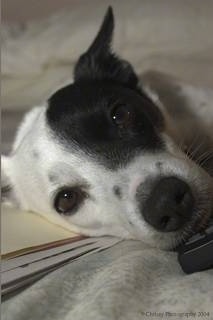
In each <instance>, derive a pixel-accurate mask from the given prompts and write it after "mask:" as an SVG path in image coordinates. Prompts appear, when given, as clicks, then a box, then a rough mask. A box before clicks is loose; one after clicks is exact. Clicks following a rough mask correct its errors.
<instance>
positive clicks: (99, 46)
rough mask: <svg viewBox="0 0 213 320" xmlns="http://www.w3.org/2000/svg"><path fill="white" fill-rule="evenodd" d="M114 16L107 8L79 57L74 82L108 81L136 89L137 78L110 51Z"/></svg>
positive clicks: (110, 9) (129, 67)
mask: <svg viewBox="0 0 213 320" xmlns="http://www.w3.org/2000/svg"><path fill="white" fill-rule="evenodd" d="M113 29H114V16H113V11H112V8H111V7H109V8H108V10H107V12H106V15H105V17H104V20H103V23H102V25H101V28H100V30H99V32H98V34H97V36H96V38H95V40H94V41H93V43H92V44H91V46H90V47H89V49H88V50H87V51H86V53H84V54H83V55H81V56H80V58H79V60H78V62H77V64H76V66H75V69H74V80H75V81H76V82H77V81H80V80H109V81H115V82H117V83H120V84H122V85H124V86H127V87H130V88H132V89H134V88H136V87H137V83H138V78H137V76H136V74H135V72H134V70H133V68H132V66H131V65H130V64H129V63H128V62H127V61H125V60H122V59H120V58H119V57H117V56H116V55H115V54H114V53H113V52H112V50H111V42H112V36H113Z"/></svg>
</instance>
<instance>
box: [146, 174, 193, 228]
mask: <svg viewBox="0 0 213 320" xmlns="http://www.w3.org/2000/svg"><path fill="white" fill-rule="evenodd" d="M193 207H194V197H193V195H192V192H191V189H190V187H189V185H188V184H187V183H186V182H184V181H182V180H180V179H178V178H176V177H166V178H162V179H161V180H159V181H158V183H157V184H156V185H155V186H154V188H153V190H152V191H151V194H150V196H149V198H148V199H147V200H146V202H145V205H144V208H143V216H144V219H145V221H146V222H148V223H149V224H150V225H152V226H153V227H154V228H155V229H157V230H159V231H163V232H169V231H175V230H178V229H180V228H181V227H182V226H183V225H184V224H185V222H186V221H187V220H189V218H190V217H191V216H192V213H193Z"/></svg>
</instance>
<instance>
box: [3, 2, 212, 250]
mask: <svg viewBox="0 0 213 320" xmlns="http://www.w3.org/2000/svg"><path fill="white" fill-rule="evenodd" d="M113 29H114V16H113V11H112V8H111V7H109V8H108V10H107V13H106V15H105V17H104V20H103V22H102V25H101V27H100V30H99V32H98V34H97V36H96V38H95V40H94V41H93V43H92V44H91V46H90V47H89V49H88V50H87V51H86V52H85V53H84V54H82V55H81V56H80V58H79V59H78V61H77V63H76V65H75V68H74V82H73V83H72V84H70V85H67V86H65V87H63V88H61V89H59V90H57V91H56V92H55V93H54V94H53V95H52V96H51V97H50V98H49V99H48V101H47V102H46V103H45V104H44V105H42V106H38V107H35V108H33V109H32V110H31V111H29V112H28V113H27V114H26V116H25V118H24V120H23V122H22V123H21V125H20V127H19V129H18V132H17V135H16V138H15V142H14V145H13V148H12V152H11V154H10V155H9V156H3V158H2V171H3V172H2V177H3V178H2V179H3V198H4V201H5V202H7V203H9V204H12V205H14V206H18V207H20V208H22V209H24V210H30V211H35V212H38V213H39V214H40V215H42V216H44V217H45V218H47V219H49V220H50V221H52V222H54V223H56V224H60V225H62V226H64V227H66V228H70V229H71V230H73V231H75V232H78V233H81V234H84V235H89V236H102V235H109V236H110V235H112V236H116V237H120V238H122V239H135V240H141V241H143V242H145V243H147V244H148V245H150V246H154V247H160V248H165V249H167V248H173V247H175V246H176V245H177V244H178V243H180V242H181V241H183V240H185V239H187V237H189V236H190V235H191V234H193V233H194V232H197V231H199V230H201V229H202V228H204V227H205V226H206V224H207V223H208V221H209V219H210V217H211V214H212V210H213V178H212V167H213V165H212V162H213V158H212V150H213V149H212V147H213V144H212V140H211V137H210V135H208V134H207V133H206V134H205V135H204V138H205V143H204V144H202V148H201V149H202V152H201V153H200V154H199V152H198V153H197V152H196V150H195V149H196V146H195V145H197V141H196V143H195V145H193V139H194V136H195V134H194V133H195V130H197V129H195V128H193V130H191V131H190V130H188V131H187V130H186V129H187V128H188V127H189V125H188V124H187V123H186V121H184V120H183V117H182V111H181V110H182V109H181V108H182V107H183V104H182V102H183V101H181V105H180V106H179V108H178V107H177V106H175V105H174V103H173V102H174V101H172V102H171V101H170V103H168V105H170V107H171V108H170V109H169V108H168V109H167V108H165V105H166V103H165V104H164V103H161V102H160V100H159V99H158V98H157V97H156V95H154V94H153V93H152V90H151V89H150V86H147V87H145V86H144V87H143V83H142V85H141V84H140V79H139V77H138V75H137V74H136V73H135V71H134V69H133V67H132V66H131V64H130V63H129V62H127V61H125V60H122V59H121V58H120V57H119V56H118V55H116V54H115V53H114V52H113V51H112V49H111V42H112V36H113ZM197 96H198V94H197ZM198 98H199V97H198ZM198 100H199V99H198ZM201 100H202V99H201ZM195 104H196V103H195ZM195 118H196V116H193V115H192V111H190V112H188V118H187V117H186V119H187V120H188V121H189V122H190V123H191V127H193V126H194V124H193V119H195ZM199 121H201V120H200V119H199ZM189 131H190V132H189ZM198 151H199V150H198ZM198 154H199V155H198ZM204 159H205V161H204ZM201 160H202V161H201Z"/></svg>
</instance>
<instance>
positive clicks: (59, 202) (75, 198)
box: [54, 187, 85, 216]
mask: <svg viewBox="0 0 213 320" xmlns="http://www.w3.org/2000/svg"><path fill="white" fill-rule="evenodd" d="M84 198H85V193H84V192H83V191H82V190H81V189H80V188H78V187H74V188H66V189H63V190H60V191H59V192H58V194H57V195H56V197H55V201H54V207H55V209H56V211H57V212H59V213H60V214H64V215H67V216H68V215H71V214H73V212H74V211H76V209H77V208H78V206H79V205H80V203H81V202H82V201H83V199H84Z"/></svg>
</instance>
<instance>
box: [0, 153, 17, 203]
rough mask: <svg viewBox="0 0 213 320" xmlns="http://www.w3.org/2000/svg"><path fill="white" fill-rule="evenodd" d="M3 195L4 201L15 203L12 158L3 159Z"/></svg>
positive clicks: (4, 157) (3, 157)
mask: <svg viewBox="0 0 213 320" xmlns="http://www.w3.org/2000/svg"><path fill="white" fill-rule="evenodd" d="M1 193H2V201H3V202H8V203H14V201H15V198H14V194H13V186H12V179H11V158H10V157H6V156H2V157H1Z"/></svg>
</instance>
